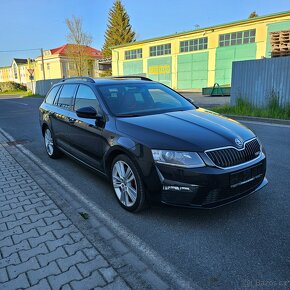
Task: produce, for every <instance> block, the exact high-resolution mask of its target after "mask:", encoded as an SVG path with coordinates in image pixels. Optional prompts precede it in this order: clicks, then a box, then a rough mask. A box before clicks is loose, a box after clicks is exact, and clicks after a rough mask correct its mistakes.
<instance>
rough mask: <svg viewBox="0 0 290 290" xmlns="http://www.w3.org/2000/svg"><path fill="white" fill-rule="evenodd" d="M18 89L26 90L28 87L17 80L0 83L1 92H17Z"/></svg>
mask: <svg viewBox="0 0 290 290" xmlns="http://www.w3.org/2000/svg"><path fill="white" fill-rule="evenodd" d="M16 91H26V87H25V86H23V85H21V84H18V83H15V82H3V83H0V93H8V92H14V93H15V92H16ZM20 93H21V92H20Z"/></svg>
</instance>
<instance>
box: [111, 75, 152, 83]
mask: <svg viewBox="0 0 290 290" xmlns="http://www.w3.org/2000/svg"><path fill="white" fill-rule="evenodd" d="M111 79H137V80H138V79H140V80H142V81H150V82H152V80H151V79H149V78H147V77H143V76H116V77H115V76H112V77H111Z"/></svg>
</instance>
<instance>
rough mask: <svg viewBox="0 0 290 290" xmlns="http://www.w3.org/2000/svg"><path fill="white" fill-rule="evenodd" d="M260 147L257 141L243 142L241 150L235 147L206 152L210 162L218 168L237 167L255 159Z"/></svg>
mask: <svg viewBox="0 0 290 290" xmlns="http://www.w3.org/2000/svg"><path fill="white" fill-rule="evenodd" d="M260 151H261V146H260V144H259V142H258V140H257V139H252V140H250V141H247V142H245V146H244V148H243V149H241V150H239V149H236V148H235V147H228V148H223V149H215V150H210V151H206V154H207V156H208V157H209V158H210V159H211V161H212V162H213V163H214V164H215V165H217V166H219V167H230V166H235V165H239V164H242V163H245V162H248V161H250V160H253V159H255V158H257V157H258V156H259V154H260Z"/></svg>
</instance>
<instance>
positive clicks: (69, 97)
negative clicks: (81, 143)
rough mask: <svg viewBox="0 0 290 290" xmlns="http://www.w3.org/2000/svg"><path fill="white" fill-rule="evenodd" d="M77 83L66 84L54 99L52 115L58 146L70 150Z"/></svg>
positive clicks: (53, 129)
mask: <svg viewBox="0 0 290 290" xmlns="http://www.w3.org/2000/svg"><path fill="white" fill-rule="evenodd" d="M77 86H78V85H77V84H64V85H63V87H62V88H61V90H60V92H59V93H58V96H57V98H56V99H55V101H54V105H56V108H55V111H54V112H53V114H51V116H50V120H51V126H52V131H53V135H54V138H55V140H56V143H57V145H58V146H60V147H62V148H63V149H65V150H67V151H70V144H69V141H68V134H69V132H68V129H69V128H68V126H69V124H70V122H72V120H73V119H72V118H71V117H72V116H71V114H72V111H71V109H72V101H73V97H74V94H75V92H76V89H77Z"/></svg>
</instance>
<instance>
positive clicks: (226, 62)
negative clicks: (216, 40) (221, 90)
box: [215, 43, 257, 85]
mask: <svg viewBox="0 0 290 290" xmlns="http://www.w3.org/2000/svg"><path fill="white" fill-rule="evenodd" d="M256 51H257V46H256V43H250V44H244V45H235V46H224V47H218V48H217V49H216V64H215V82H216V83H218V84H220V85H228V84H231V78H232V62H233V61H239V60H250V59H256Z"/></svg>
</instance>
